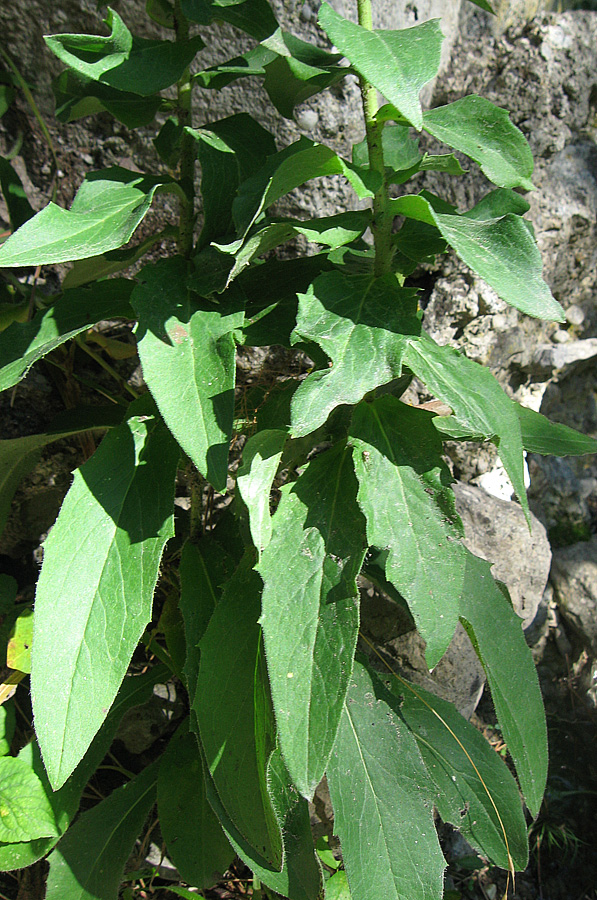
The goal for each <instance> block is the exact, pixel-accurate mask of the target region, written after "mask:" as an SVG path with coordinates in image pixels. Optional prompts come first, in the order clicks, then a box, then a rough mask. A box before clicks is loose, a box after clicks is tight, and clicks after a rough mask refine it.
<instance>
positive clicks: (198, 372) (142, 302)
mask: <svg viewBox="0 0 597 900" xmlns="http://www.w3.org/2000/svg"><path fill="white" fill-rule="evenodd" d="M186 278H187V262H186V261H185V260H184V259H182V257H173V258H170V259H162V260H160V261H159V262H157V263H155V265H150V266H146V267H145V268H144V269H143V270H142V271H141V272H140V273H139V275H138V278H137V281H138V285H137V287H136V288H135V290H134V292H133V295H132V298H131V301H132V303H133V306H134V307H135V309H136V310H137V313H138V317H139V324H138V326H137V341H138V347H139V356H140V358H141V363H142V365H143V376H144V378H145V381H146V382H147V386H148V387H149V389H150V391H151V393H152V394H153V396H154V398H155V401H156V403H157V405H158V408H159V410H160V412H161V413H162V415H163V417H164V419H165V421H166V424H167V425H168V427H169V428H170V430H171V432H172V434H173V435H174V437H175V438H176V440H177V441H178V442H179V444H180V446H181V447H182V449H183V450H184V451H185V453H187V454H188V456H190V458H191V459H192V461H193V462H194V464H195V465H196V466H197V468H198V469H199V471H200V472H201V474H202V475H204V476H205V477H206V478H207V479H208V480H209V481H210V482H211V483H212V484H213V486H214V487H215V488H216V490H219V491H224V490H225V489H226V476H227V471H228V448H229V443H230V437H231V435H232V422H233V416H234V384H235V378H236V367H235V361H236V348H235V342H234V332H235V330H236V329H238V328H240V326H241V325H242V323H243V318H244V316H243V313H242V311H241V312H234V313H230V314H228V315H226V314H225V313H223V312H222V311H221V309H219V308H218V307H217V306H214V305H213V304H211V303H207V302H203V303H202V304H201V305H200V304H199V303H198V302H197V301H196V300H195V299H194V297H193V295H191V293H190V292H189V290H188V288H187V286H186Z"/></svg>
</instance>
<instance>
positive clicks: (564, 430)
mask: <svg viewBox="0 0 597 900" xmlns="http://www.w3.org/2000/svg"><path fill="white" fill-rule="evenodd" d="M514 408H515V410H516V413H517V415H518V419H519V421H520V430H521V431H522V445H523V447H524V449H525V450H528V451H529V453H540V454H542V455H543V456H583V455H584V454H585V453H597V440H595V438H592V437H589V435H587V434H581V433H580V432H579V431H575V429H574V428H568V426H567V425H560V424H558V423H556V422H550V420H549V419H547V418H546V417H545V416H542V415H541V413H538V412H535V411H534V410H532V409H528V408H527V407H526V406H521V405H520V404H519V403H515V404H514Z"/></svg>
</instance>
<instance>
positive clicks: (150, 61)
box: [44, 9, 205, 97]
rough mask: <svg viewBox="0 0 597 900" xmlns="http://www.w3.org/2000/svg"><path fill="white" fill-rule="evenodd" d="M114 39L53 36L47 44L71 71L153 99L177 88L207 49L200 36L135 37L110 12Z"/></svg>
mask: <svg viewBox="0 0 597 900" xmlns="http://www.w3.org/2000/svg"><path fill="white" fill-rule="evenodd" d="M105 23H106V25H107V26H108V28H110V29H111V33H110V35H108V36H107V37H104V36H102V35H97V34H53V35H47V36H46V37H45V38H44V40H45V42H46V44H47V45H48V47H49V48H50V50H51V51H52V53H54V54H55V55H56V56H57V57H58V59H59V60H60V61H61V62H62V63H64V65H65V66H68V68H69V69H72V70H73V71H75V72H77V73H78V74H79V75H83V76H84V77H86V78H91V79H93V80H94V81H100V82H102V83H104V84H107V85H110V86H111V87H113V88H116V89H117V90H121V91H129V92H131V93H133V94H140V95H141V96H143V97H150V96H151V95H152V94H157V93H158V91H162V90H164V88H167V87H170V86H171V85H173V84H176V82H177V81H178V79H179V78H180V77H181V75H182V74H183V72H184V70H185V69H186V68H187V66H188V65H189V64H190V63H191V62H192V61H193V59H194V58H195V55H196V53H197V52H198V51H199V50H201V48H202V47H204V46H205V45H204V43H203V41H202V40H201V38H200V37H199V36H198V35H196V36H195V37H192V38H191V39H190V40H187V41H156V40H147V39H145V38H138V37H135V36H134V35H132V34H131V33H130V31H129V30H128V28H127V27H126V25H125V24H124V22H123V21H122V19H121V18H120V16H119V15H118V13H117V12H115V11H114V10H113V9H109V10H108V15H107V17H106V19H105Z"/></svg>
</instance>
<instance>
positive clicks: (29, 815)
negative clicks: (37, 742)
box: [0, 756, 57, 843]
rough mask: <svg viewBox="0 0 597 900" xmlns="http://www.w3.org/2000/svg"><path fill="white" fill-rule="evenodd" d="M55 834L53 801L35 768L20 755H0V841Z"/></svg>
mask: <svg viewBox="0 0 597 900" xmlns="http://www.w3.org/2000/svg"><path fill="white" fill-rule="evenodd" d="M56 834H57V829H56V821H55V819H54V811H53V809H52V805H51V803H50V801H49V799H48V796H47V795H46V792H45V791H44V788H43V785H42V783H41V781H40V779H39V778H38V777H37V775H36V774H35V772H33V771H32V769H30V768H29V766H28V765H27V764H26V763H25V762H24V761H23V760H21V759H15V758H14V757H12V756H3V757H2V759H0V841H5V842H7V843H15V842H21V841H34V840H35V839H36V838H43V837H46V838H47V837H53V836H54V835H56Z"/></svg>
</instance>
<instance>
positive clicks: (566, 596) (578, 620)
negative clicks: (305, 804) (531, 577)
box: [551, 535, 597, 655]
mask: <svg viewBox="0 0 597 900" xmlns="http://www.w3.org/2000/svg"><path fill="white" fill-rule="evenodd" d="M551 581H552V584H553V587H554V595H555V599H556V602H557V604H558V607H559V610H560V612H561V614H562V616H563V618H564V619H565V620H566V622H567V623H568V624H569V625H571V626H572V628H573V629H574V631H575V632H576V633H577V635H578V636H579V637H580V638H581V640H582V641H583V643H584V644H585V645H586V646H587V647H588V648H589V650H590V651H591V652H592V654H593V655H597V535H594V536H593V537H592V538H591V540H590V541H581V542H579V543H578V544H573V545H572V546H571V547H562V548H560V549H559V550H556V551H555V553H554V558H553V566H552V571H551Z"/></svg>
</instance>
